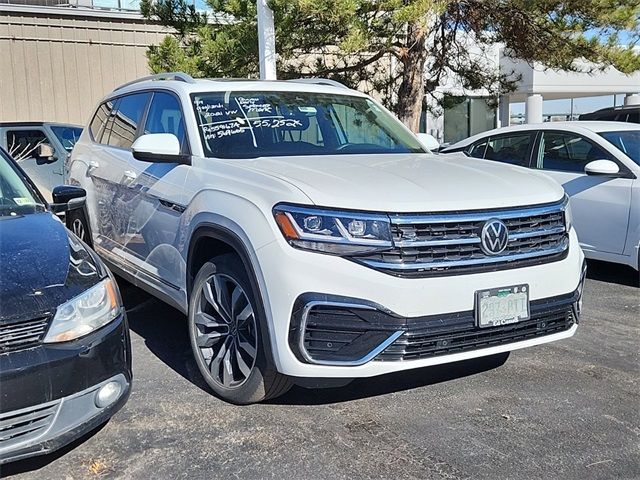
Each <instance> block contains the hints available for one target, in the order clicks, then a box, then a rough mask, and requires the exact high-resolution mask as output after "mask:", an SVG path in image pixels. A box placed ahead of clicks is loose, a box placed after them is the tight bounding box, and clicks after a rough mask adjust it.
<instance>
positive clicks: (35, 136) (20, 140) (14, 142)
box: [7, 129, 49, 161]
mask: <svg viewBox="0 0 640 480" xmlns="http://www.w3.org/2000/svg"><path fill="white" fill-rule="evenodd" d="M43 143H46V144H48V143H49V140H47V136H46V135H45V133H44V131H42V130H35V129H34V130H9V131H8V132H7V151H8V152H9V155H11V156H12V157H13V158H14V159H15V160H17V161H20V160H22V159H25V158H33V157H35V156H36V154H37V152H38V147H39V146H40V144H43Z"/></svg>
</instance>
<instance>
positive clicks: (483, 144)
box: [465, 139, 487, 158]
mask: <svg viewBox="0 0 640 480" xmlns="http://www.w3.org/2000/svg"><path fill="white" fill-rule="evenodd" d="M486 149H487V140H486V139H485V140H481V141H480V142H476V143H474V144H473V145H471V146H470V147H469V148H467V150H465V151H466V152H467V155H469V156H470V157H475V158H484V151H485V150H486Z"/></svg>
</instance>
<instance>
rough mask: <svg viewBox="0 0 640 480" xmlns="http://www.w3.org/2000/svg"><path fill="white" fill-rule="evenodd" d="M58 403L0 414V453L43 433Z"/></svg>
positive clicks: (51, 420)
mask: <svg viewBox="0 0 640 480" xmlns="http://www.w3.org/2000/svg"><path fill="white" fill-rule="evenodd" d="M59 404H60V402H58V401H57V402H53V403H48V404H43V405H38V406H35V407H29V408H25V409H22V410H18V411H14V412H7V413H2V414H0V451H1V450H2V449H3V448H9V447H11V446H13V445H15V444H17V443H21V442H26V441H29V440H32V439H34V438H37V437H39V436H40V435H41V434H42V433H44V432H45V431H46V430H47V429H48V428H49V426H50V425H51V422H53V419H54V418H55V415H56V412H57V410H58V406H59Z"/></svg>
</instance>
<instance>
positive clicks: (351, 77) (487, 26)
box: [142, 0, 640, 121]
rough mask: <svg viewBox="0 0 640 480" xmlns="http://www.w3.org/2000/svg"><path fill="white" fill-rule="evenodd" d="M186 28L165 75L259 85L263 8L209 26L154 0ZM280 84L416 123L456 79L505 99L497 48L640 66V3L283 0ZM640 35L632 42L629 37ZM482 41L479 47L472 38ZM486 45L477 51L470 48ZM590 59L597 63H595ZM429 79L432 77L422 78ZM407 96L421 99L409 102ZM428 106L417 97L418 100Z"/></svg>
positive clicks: (278, 20)
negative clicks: (314, 89) (331, 86)
mask: <svg viewBox="0 0 640 480" xmlns="http://www.w3.org/2000/svg"><path fill="white" fill-rule="evenodd" d="M142 3H143V13H144V15H145V16H147V17H148V18H151V19H155V20H157V21H159V22H160V23H162V24H164V25H167V26H169V27H171V28H172V29H174V30H175V34H174V35H172V36H169V37H167V38H166V39H165V40H164V41H163V42H162V43H161V44H160V45H157V46H154V47H151V48H150V49H149V51H148V52H147V55H148V58H149V65H150V67H151V69H152V70H153V71H166V70H184V71H187V72H189V73H191V74H193V75H196V76H201V77H256V76H257V75H258V40H257V20H256V4H255V0H254V1H250V0H208V3H209V4H210V5H211V7H212V9H213V11H214V12H215V18H209V19H208V20H209V21H208V22H207V21H206V19H205V17H204V16H203V15H202V14H199V13H197V12H196V11H195V10H194V9H193V7H192V6H190V5H188V3H186V2H185V0H157V1H153V2H152V1H151V0H143V2H142ZM269 5H270V7H271V8H272V10H273V12H274V18H275V25H276V48H277V51H278V75H279V78H292V77H300V76H323V77H329V78H333V79H335V80H338V81H341V82H343V83H346V84H347V85H349V86H352V87H356V88H359V89H360V90H364V91H367V92H369V93H371V92H375V93H376V95H377V96H378V97H380V98H382V99H383V101H384V102H385V103H386V104H387V105H388V106H389V107H391V108H392V109H395V111H396V113H398V114H399V115H400V117H401V118H403V119H404V120H405V121H406V120H407V119H409V118H414V117H415V115H416V112H419V109H416V108H414V107H415V106H416V105H417V103H420V105H421V103H422V98H421V95H420V94H419V93H416V92H426V93H427V94H432V95H435V91H436V88H437V87H438V86H439V85H440V84H441V83H442V82H443V81H444V79H445V78H447V77H449V78H451V77H455V78H458V79H459V86H460V87H462V88H466V89H479V88H484V89H486V90H487V91H488V92H489V93H490V95H493V96H497V95H500V94H502V93H505V92H508V91H510V90H512V89H513V88H514V86H515V83H516V82H517V80H518V77H517V76H516V75H515V74H514V73H513V72H498V71H495V69H491V68H487V63H486V62H487V57H488V55H489V53H488V52H489V51H490V49H491V48H493V46H494V45H495V44H496V43H499V44H502V45H504V48H505V53H506V54H507V55H509V56H511V57H513V58H518V59H522V60H524V61H526V62H529V63H532V64H533V63H537V64H541V65H543V66H545V67H548V68H552V69H562V70H568V71H577V70H586V71H597V70H598V69H603V68H606V67H608V66H613V67H615V68H617V69H618V70H620V71H621V72H624V73H631V72H634V71H637V70H639V69H640V54H639V52H638V50H634V49H633V46H634V45H635V44H637V43H638V41H639V40H640V33H639V31H640V30H639V26H640V0H562V1H560V0H458V1H453V0H271V1H270V2H269ZM622 32H626V33H627V34H628V32H630V35H629V36H630V38H631V40H630V44H629V45H620V34H621V33H622ZM470 39H472V41H471V42H470V41H469V40H470ZM470 43H471V44H473V45H476V47H477V49H476V50H471V49H469V48H468V45H469V44H470ZM585 61H586V62H588V63H585ZM421 72H424V74H421ZM407 96H410V97H411V98H410V99H408V100H407V98H406V97H407ZM413 97H416V98H413Z"/></svg>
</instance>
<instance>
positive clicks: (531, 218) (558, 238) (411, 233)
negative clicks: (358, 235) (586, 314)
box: [355, 202, 569, 276]
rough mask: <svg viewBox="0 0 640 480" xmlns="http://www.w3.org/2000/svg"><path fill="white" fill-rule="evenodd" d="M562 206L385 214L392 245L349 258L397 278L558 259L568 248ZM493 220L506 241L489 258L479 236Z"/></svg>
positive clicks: (525, 264) (517, 265)
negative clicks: (503, 227)
mask: <svg viewBox="0 0 640 480" xmlns="http://www.w3.org/2000/svg"><path fill="white" fill-rule="evenodd" d="M565 206H566V204H565V202H561V203H555V204H550V205H541V206H536V207H527V208H519V209H502V210H487V211H482V212H451V213H441V214H424V215H409V214H396V215H391V216H390V218H391V233H392V236H393V243H394V247H393V248H392V249H390V250H387V251H381V252H376V253H374V254H370V255H367V256H361V257H357V258H355V260H357V261H359V262H362V263H364V264H366V265H368V266H370V267H373V268H376V269H378V270H382V271H386V272H388V273H393V274H396V275H403V276H428V275H437V274H444V275H446V274H449V273H452V272H456V273H475V272H479V271H486V270H493V269H498V268H501V269H502V268H513V267H523V266H529V265H535V264H540V263H546V262H551V261H555V260H559V259H561V258H564V256H566V254H567V252H568V247H569V236H568V233H567V231H566V228H565V218H564V209H565ZM494 218H498V219H500V220H502V221H503V222H504V223H505V225H506V226H507V229H508V233H509V242H508V244H507V247H506V249H505V250H504V251H503V252H502V253H500V254H499V255H495V256H492V255H487V254H486V253H484V251H483V250H482V248H481V239H480V232H481V231H482V228H483V226H484V224H485V223H486V222H487V220H490V219H494Z"/></svg>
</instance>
